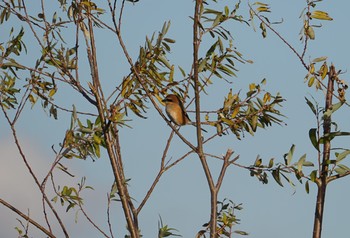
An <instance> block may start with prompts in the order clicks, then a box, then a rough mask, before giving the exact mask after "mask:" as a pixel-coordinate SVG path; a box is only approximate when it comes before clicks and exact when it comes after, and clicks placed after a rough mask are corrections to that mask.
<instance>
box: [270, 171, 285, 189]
mask: <svg viewBox="0 0 350 238" xmlns="http://www.w3.org/2000/svg"><path fill="white" fill-rule="evenodd" d="M272 176H273V178H274V179H275V181H276V182H277V183H278V184H279V185H280V186H281V187H283V184H282V182H281V177H280V170H279V169H274V170H272Z"/></svg>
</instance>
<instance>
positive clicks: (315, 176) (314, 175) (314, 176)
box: [310, 170, 317, 182]
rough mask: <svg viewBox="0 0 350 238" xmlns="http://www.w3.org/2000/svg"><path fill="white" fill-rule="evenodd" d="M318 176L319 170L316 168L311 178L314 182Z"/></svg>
mask: <svg viewBox="0 0 350 238" xmlns="http://www.w3.org/2000/svg"><path fill="white" fill-rule="evenodd" d="M316 178H317V170H314V171H312V172H311V173H310V180H311V181H312V182H315V181H316Z"/></svg>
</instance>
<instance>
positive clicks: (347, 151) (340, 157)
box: [336, 150, 350, 163]
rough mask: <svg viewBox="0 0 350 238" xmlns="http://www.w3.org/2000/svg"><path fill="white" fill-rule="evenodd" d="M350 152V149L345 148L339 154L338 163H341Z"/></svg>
mask: <svg viewBox="0 0 350 238" xmlns="http://www.w3.org/2000/svg"><path fill="white" fill-rule="evenodd" d="M349 154H350V150H345V151H343V152H342V153H340V154H338V155H337V160H336V161H337V162H336V163H339V162H340V161H342V160H343V159H345V158H346V156H348V155H349Z"/></svg>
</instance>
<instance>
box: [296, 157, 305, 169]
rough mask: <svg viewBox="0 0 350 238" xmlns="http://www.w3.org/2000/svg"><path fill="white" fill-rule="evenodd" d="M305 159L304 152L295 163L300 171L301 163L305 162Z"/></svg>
mask: <svg viewBox="0 0 350 238" xmlns="http://www.w3.org/2000/svg"><path fill="white" fill-rule="evenodd" d="M305 159H306V154H304V155H303V156H301V157H300V159H299V161H298V163H297V169H298V171H299V172H301V171H302V170H303V164H304V162H305Z"/></svg>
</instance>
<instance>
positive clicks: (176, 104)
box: [163, 94, 191, 126]
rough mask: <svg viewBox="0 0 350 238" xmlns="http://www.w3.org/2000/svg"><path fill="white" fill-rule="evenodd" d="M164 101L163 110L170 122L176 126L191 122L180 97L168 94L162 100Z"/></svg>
mask: <svg viewBox="0 0 350 238" xmlns="http://www.w3.org/2000/svg"><path fill="white" fill-rule="evenodd" d="M163 102H165V111H166V114H167V115H168V117H169V118H170V120H171V121H172V122H174V123H175V124H176V125H178V126H183V125H187V124H191V120H190V118H189V117H188V115H187V113H186V111H185V108H184V106H183V104H182V102H181V100H180V98H179V97H178V96H177V95H175V94H169V95H168V96H166V98H165V99H164V100H163Z"/></svg>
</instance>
